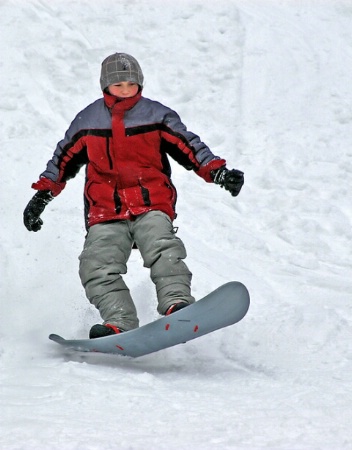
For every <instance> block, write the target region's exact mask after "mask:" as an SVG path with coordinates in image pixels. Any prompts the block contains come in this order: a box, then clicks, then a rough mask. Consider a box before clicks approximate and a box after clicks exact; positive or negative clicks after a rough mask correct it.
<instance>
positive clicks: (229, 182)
mask: <svg viewBox="0 0 352 450" xmlns="http://www.w3.org/2000/svg"><path fill="white" fill-rule="evenodd" d="M212 176H213V181H214V183H215V184H218V185H220V186H221V187H223V188H225V189H226V190H227V191H229V192H230V193H231V195H232V196H233V197H236V196H237V195H238V194H239V193H240V190H241V188H242V186H243V183H244V177H243V172H241V171H240V170H236V169H232V170H229V169H227V168H226V167H220V169H218V170H213V171H212Z"/></svg>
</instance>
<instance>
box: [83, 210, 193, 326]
mask: <svg viewBox="0 0 352 450" xmlns="http://www.w3.org/2000/svg"><path fill="white" fill-rule="evenodd" d="M133 242H135V243H136V244H137V247H138V249H139V251H140V253H141V255H142V258H143V261H144V267H147V268H150V276H151V279H152V281H153V282H154V284H155V286H156V292H157V299H158V312H159V313H160V314H164V313H165V312H166V310H167V309H168V307H169V306H170V305H172V304H173V303H175V302H177V301H180V300H182V301H185V302H187V303H193V302H194V298H193V297H192V296H191V288H190V286H191V278H192V274H191V272H190V271H189V270H188V268H187V266H186V264H185V263H184V262H183V261H182V260H183V259H184V258H185V257H186V250H185V247H184V245H183V243H182V241H181V240H180V239H179V238H178V237H176V236H175V232H174V229H173V224H172V221H171V219H170V218H169V217H168V216H167V215H166V214H164V213H163V212H160V211H150V212H148V213H146V214H143V215H141V216H138V217H137V218H136V219H135V220H133V221H129V220H123V221H118V222H111V223H102V224H97V225H94V226H92V227H91V228H90V229H89V232H88V235H87V237H86V240H85V244H84V248H83V251H82V253H81V255H80V258H79V259H80V269H79V274H80V277H81V281H82V284H83V286H84V288H85V291H86V295H87V297H88V299H89V301H90V302H91V303H92V304H93V305H94V306H95V307H96V308H97V309H98V310H99V313H100V315H101V317H102V319H103V320H104V323H110V324H113V325H115V326H117V327H119V328H122V329H123V330H125V331H127V330H131V329H133V328H137V327H138V325H139V321H138V317H137V311H136V307H135V305H134V303H133V300H132V298H131V295H130V291H129V289H128V287H127V286H126V284H125V282H124V281H123V279H122V277H121V274H125V273H126V272H127V265H126V264H127V261H128V259H129V256H130V254H131V250H132V245H133Z"/></svg>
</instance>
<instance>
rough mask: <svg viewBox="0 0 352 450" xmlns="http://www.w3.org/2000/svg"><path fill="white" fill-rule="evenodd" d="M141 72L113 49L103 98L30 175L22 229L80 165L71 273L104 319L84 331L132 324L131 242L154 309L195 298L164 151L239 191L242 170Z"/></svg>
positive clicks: (34, 226)
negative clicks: (79, 245)
mask: <svg viewBox="0 0 352 450" xmlns="http://www.w3.org/2000/svg"><path fill="white" fill-rule="evenodd" d="M143 79H144V77H143V73H142V70H141V67H140V65H139V63H138V61H137V60H136V59H135V58H134V57H133V56H131V55H128V54H125V53H115V54H113V55H110V56H108V57H107V58H106V59H105V60H104V61H103V63H102V66H101V77H100V86H101V90H102V93H103V97H102V98H99V99H98V100H96V101H95V102H94V103H92V104H91V105H89V106H87V107H86V108H85V109H83V111H81V112H80V113H78V115H77V116H76V117H75V119H74V120H73V122H72V123H71V125H70V126H69V128H68V130H67V132H66V134H65V137H64V138H63V140H61V141H60V142H59V143H58V144H57V147H56V149H55V151H54V154H53V157H52V159H51V160H50V161H49V162H48V164H47V167H46V170H45V171H44V172H43V173H42V174H41V175H40V178H39V180H38V181H37V182H36V183H33V184H32V188H33V189H35V190H37V193H36V194H35V195H34V196H33V198H32V199H31V200H30V201H29V203H28V205H27V207H26V208H25V210H24V224H25V226H26V228H27V229H28V230H29V231H39V230H40V229H41V226H42V224H43V221H42V219H41V218H40V216H41V214H42V213H43V211H44V209H45V207H46V206H47V204H48V203H49V202H50V201H51V200H52V199H53V198H55V197H56V196H57V195H59V194H60V192H61V191H62V190H63V189H64V187H65V185H66V182H67V181H68V180H69V179H70V178H73V177H74V176H75V175H76V174H77V173H78V171H79V170H80V168H81V167H82V166H83V165H85V166H86V178H85V187H84V203H85V221H86V228H87V236H86V239H85V243H84V248H83V251H82V253H81V255H80V265H79V275H80V278H81V282H82V284H83V286H84V288H85V292H86V295H87V298H88V299H89V301H90V302H91V303H92V304H93V305H94V306H95V307H96V308H97V309H98V310H99V313H100V315H101V317H102V319H103V324H97V325H94V326H93V327H92V328H91V330H90V333H89V337H90V338H96V337H102V336H108V335H111V334H115V333H120V332H123V331H128V330H131V329H133V328H137V327H138V326H139V321H138V317H137V311H136V308H135V305H134V302H133V300H132V298H131V295H130V292H129V289H128V287H127V286H126V284H125V282H124V280H123V278H122V276H121V275H123V274H125V273H126V272H127V266H126V264H127V261H128V259H129V256H130V254H131V250H132V248H133V246H134V245H135V246H137V247H138V249H139V251H140V253H141V255H142V258H143V262H144V266H145V267H147V268H150V276H151V279H152V281H153V282H154V284H155V286H156V292H157V300H158V312H159V313H160V314H162V315H168V314H170V313H172V312H175V311H177V310H179V309H181V308H183V307H185V306H188V305H189V304H191V303H193V302H194V301H195V300H194V298H193V296H192V295H191V277H192V274H191V272H190V271H189V269H188V267H187V266H186V264H185V262H184V259H185V258H186V250H185V247H184V244H183V242H182V241H181V240H180V239H179V238H178V237H177V236H176V235H175V229H174V227H173V220H174V219H175V217H176V213H175V205H176V189H175V187H174V185H173V183H172V181H171V168H170V163H169V160H168V156H167V155H169V156H171V157H172V158H173V159H174V160H176V161H177V162H178V163H180V164H181V165H182V166H184V167H185V168H186V169H188V170H193V171H194V172H195V173H196V174H197V175H199V176H200V177H201V178H203V179H204V180H205V181H207V182H210V183H211V182H213V183H216V184H218V185H220V186H221V187H224V188H225V189H226V190H228V191H229V192H230V193H231V195H233V196H237V195H238V194H239V192H240V190H241V187H242V185H243V180H244V178H243V172H241V171H239V170H235V169H232V170H229V169H228V168H227V167H226V161H225V160H224V159H221V158H220V157H217V156H215V155H214V154H213V153H212V152H211V150H210V149H209V148H208V147H207V146H206V145H205V144H204V143H203V142H201V140H200V138H199V137H198V136H197V135H195V134H194V133H192V132H190V131H188V130H187V128H186V126H185V125H184V124H183V123H182V122H181V119H180V117H179V116H178V114H177V113H176V112H175V111H173V110H172V109H170V108H168V107H166V106H164V105H162V104H161V103H158V102H156V101H153V100H150V99H148V98H145V97H143V96H142V90H143Z"/></svg>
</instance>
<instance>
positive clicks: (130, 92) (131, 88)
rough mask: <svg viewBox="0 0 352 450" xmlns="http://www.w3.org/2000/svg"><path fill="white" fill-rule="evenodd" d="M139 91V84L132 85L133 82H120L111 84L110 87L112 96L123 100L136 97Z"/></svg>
mask: <svg viewBox="0 0 352 450" xmlns="http://www.w3.org/2000/svg"><path fill="white" fill-rule="evenodd" d="M138 89H139V86H138V84H137V83H132V81H120V82H119V83H114V84H110V86H109V87H108V90H109V93H110V94H111V95H115V96H116V97H122V98H128V97H134V96H135V95H136V94H137V92H138Z"/></svg>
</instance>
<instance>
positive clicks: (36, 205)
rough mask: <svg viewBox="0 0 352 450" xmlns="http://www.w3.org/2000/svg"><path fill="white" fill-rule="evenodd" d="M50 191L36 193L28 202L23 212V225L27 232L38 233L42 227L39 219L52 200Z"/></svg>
mask: <svg viewBox="0 0 352 450" xmlns="http://www.w3.org/2000/svg"><path fill="white" fill-rule="evenodd" d="M53 198H54V197H53V196H52V194H51V192H50V191H38V192H37V193H36V194H34V196H33V197H32V199H31V200H30V201H29V203H28V205H27V206H26V208H25V210H24V212H23V223H24V226H25V227H26V228H27V230H29V231H39V230H40V229H41V227H42V225H43V221H42V219H41V218H40V215H41V213H42V212H43V211H44V209H45V207H46V205H47V204H48V203H49V202H50V201H51V200H52V199H53Z"/></svg>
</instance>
